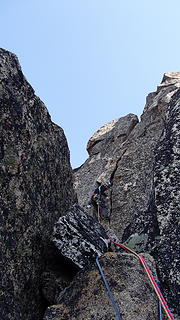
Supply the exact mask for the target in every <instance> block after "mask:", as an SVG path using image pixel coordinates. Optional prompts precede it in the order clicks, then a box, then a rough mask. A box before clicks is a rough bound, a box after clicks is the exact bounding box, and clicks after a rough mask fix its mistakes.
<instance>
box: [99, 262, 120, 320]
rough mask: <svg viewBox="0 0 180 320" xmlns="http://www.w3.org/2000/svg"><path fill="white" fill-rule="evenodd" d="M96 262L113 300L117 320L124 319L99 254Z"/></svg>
mask: <svg viewBox="0 0 180 320" xmlns="http://www.w3.org/2000/svg"><path fill="white" fill-rule="evenodd" d="M96 264H97V266H98V270H99V273H100V275H101V277H102V280H103V282H104V284H105V287H106V290H107V292H108V296H109V299H110V300H111V302H112V305H113V308H114V311H115V313H116V315H117V320H122V314H121V312H120V309H119V306H118V304H117V302H116V300H115V299H114V297H113V294H112V292H111V289H110V286H109V283H108V281H107V280H106V278H105V274H104V272H103V270H102V267H101V265H100V262H99V259H98V256H97V258H96Z"/></svg>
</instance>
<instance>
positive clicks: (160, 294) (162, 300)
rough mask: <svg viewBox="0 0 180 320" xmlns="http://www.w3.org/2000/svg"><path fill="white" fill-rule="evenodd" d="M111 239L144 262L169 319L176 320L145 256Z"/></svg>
mask: <svg viewBox="0 0 180 320" xmlns="http://www.w3.org/2000/svg"><path fill="white" fill-rule="evenodd" d="M110 241H111V242H112V243H114V244H115V245H117V246H118V247H120V248H122V249H124V250H126V251H129V252H131V253H132V254H133V255H135V256H136V257H137V258H138V259H139V260H140V261H141V263H142V265H143V267H144V269H145V271H146V274H147V276H148V278H149V280H150V282H151V284H152V286H153V288H154V291H155V292H156V294H157V296H158V299H159V300H160V302H161V304H162V307H163V309H164V311H165V313H166V315H167V317H168V319H170V320H175V318H174V317H173V315H172V313H171V311H170V309H169V307H168V305H167V303H166V300H165V299H164V297H163V295H162V293H161V290H160V289H159V286H158V285H157V283H156V281H155V279H154V277H153V275H152V272H151V270H150V268H149V266H148V264H147V262H146V261H145V260H144V258H143V257H141V256H140V255H139V254H138V253H136V252H135V251H133V250H132V249H130V248H128V247H126V246H125V245H124V244H121V243H117V242H115V241H113V240H112V239H110Z"/></svg>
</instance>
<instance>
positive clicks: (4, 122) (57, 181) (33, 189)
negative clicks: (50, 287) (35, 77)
mask: <svg viewBox="0 0 180 320" xmlns="http://www.w3.org/2000/svg"><path fill="white" fill-rule="evenodd" d="M73 197H74V195H73V187H72V170H71V166H70V160H69V150H68V146H67V141H66V138H65V136H64V132H63V130H62V129H61V128H60V127H58V126H57V125H55V124H54V123H52V122H51V119H50V116H49V114H48V111H47V109H46V107H45V106H44V104H43V103H42V101H41V100H40V99H39V98H38V97H37V96H36V95H35V93H34V90H33V89H32V87H31V86H30V85H29V83H28V82H27V81H26V79H25V77H24V76H23V73H22V71H21V68H20V65H19V62H18V60H17V58H16V56H15V55H14V54H12V53H10V52H8V51H5V50H3V49H0V211H1V214H0V230H1V232H0V242H1V262H2V265H1V274H2V279H1V281H2V283H1V302H0V314H1V319H2V320H11V319H13V320H15V319H17V320H21V319H23V320H24V319H27V320H30V319H31V320H34V319H36V320H38V319H42V313H43V309H44V301H43V300H42V294H41V283H40V275H41V273H42V272H43V270H44V265H45V264H46V247H47V244H48V242H49V241H50V240H49V239H50V236H51V234H52V230H53V226H54V223H55V222H56V221H57V220H58V218H59V216H61V215H63V214H64V213H65V212H66V211H67V210H68V208H69V206H70V205H72V203H73Z"/></svg>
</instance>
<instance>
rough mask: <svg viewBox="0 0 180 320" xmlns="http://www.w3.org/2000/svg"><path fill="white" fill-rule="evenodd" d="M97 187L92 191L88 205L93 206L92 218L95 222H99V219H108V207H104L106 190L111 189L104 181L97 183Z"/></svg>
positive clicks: (109, 184)
mask: <svg viewBox="0 0 180 320" xmlns="http://www.w3.org/2000/svg"><path fill="white" fill-rule="evenodd" d="M97 184H98V187H97V188H96V189H95V190H94V192H93V194H92V196H91V200H90V203H91V204H92V206H93V216H94V218H95V219H96V220H98V221H99V222H100V219H102V218H104V219H108V220H109V217H110V214H109V210H108V207H107V205H106V199H108V196H107V194H106V192H105V191H106V190H108V189H109V188H110V187H111V183H110V182H109V181H106V182H104V183H99V182H97Z"/></svg>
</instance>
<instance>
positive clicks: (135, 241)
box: [74, 72, 180, 313]
mask: <svg viewBox="0 0 180 320" xmlns="http://www.w3.org/2000/svg"><path fill="white" fill-rule="evenodd" d="M179 88H180V73H178V72H177V73H176V72H172V73H165V74H164V76H163V79H162V82H161V84H160V85H159V86H158V87H157V91H156V92H153V93H150V94H149V95H148V97H147V100H146V105H145V108H144V111H143V114H142V116H141V121H140V122H138V121H137V117H136V116H134V115H128V116H127V117H128V119H129V121H130V122H128V123H129V130H128V129H127V128H128V126H126V129H127V130H125V131H126V132H127V134H126V135H124V136H122V130H121V123H122V126H123V123H124V119H127V117H125V118H124V117H123V118H120V119H119V120H118V121H114V122H112V123H111V124H110V125H109V124H108V125H107V126H104V127H103V128H101V129H100V130H99V131H97V133H95V135H94V136H93V137H92V138H90V141H89V142H88V145H87V149H88V151H89V158H88V159H87V160H86V162H85V163H84V164H83V165H82V166H81V167H80V168H77V169H76V170H75V171H74V176H75V188H76V191H77V194H78V198H79V203H80V204H81V205H82V206H85V205H86V204H87V201H88V200H89V197H90V194H91V193H92V191H93V189H94V188H95V182H96V181H97V180H98V181H104V180H107V179H109V180H111V182H112V184H113V185H112V188H111V192H110V195H109V198H110V199H109V208H110V212H111V228H112V229H113V230H114V232H115V234H116V235H117V236H118V238H119V239H120V241H122V242H124V241H126V242H127V243H128V244H129V245H130V246H132V248H134V249H135V250H136V249H137V250H138V251H140V252H143V251H149V252H150V253H152V254H153V256H154V257H155V258H156V259H157V262H158V266H157V267H158V272H159V277H160V280H161V284H162V288H163V291H164V294H165V296H166V299H167V301H168V303H170V306H171V308H174V311H175V312H176V313H178V312H179V310H178V308H177V301H178V296H177V292H178V280H177V276H178V275H177V270H178V268H177V263H178V260H179V258H178V255H179V253H178V246H177V245H175V243H176V244H177V243H179V236H178V234H177V226H178V225H177V216H178V215H179V209H178V202H179V193H178V192H179V191H178V190H179V178H178V172H179V101H180V99H179V98H180V97H179ZM131 121H132V122H133V125H131ZM115 128H117V130H116V129H115ZM106 131H107V132H106ZM114 132H116V133H115V135H114ZM118 132H119V133H118ZM119 135H120V136H121V138H122V139H120V140H119V139H118V136H119ZM110 137H113V138H112V139H110ZM162 208H163V209H162ZM102 224H104V222H103V221H102ZM165 252H166V253H165ZM168 263H169V266H167V265H168ZM173 288H174V289H173ZM172 291H173V292H172ZM172 300H173V301H174V302H173V301H172Z"/></svg>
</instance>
